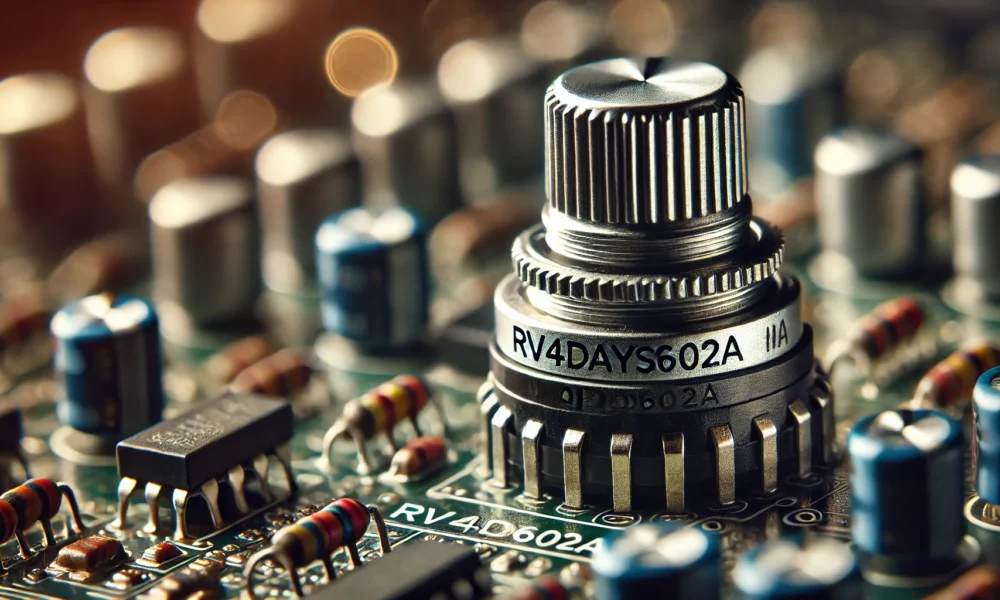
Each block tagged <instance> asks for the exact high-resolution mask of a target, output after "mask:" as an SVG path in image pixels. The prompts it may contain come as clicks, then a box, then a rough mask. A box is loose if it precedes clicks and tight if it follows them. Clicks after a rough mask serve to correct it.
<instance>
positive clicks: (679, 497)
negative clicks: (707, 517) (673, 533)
mask: <svg viewBox="0 0 1000 600" xmlns="http://www.w3.org/2000/svg"><path fill="white" fill-rule="evenodd" d="M662 441H663V478H664V481H665V486H666V496H667V511H668V512H674V513H682V512H684V434H683V433H665V434H663V440H662Z"/></svg>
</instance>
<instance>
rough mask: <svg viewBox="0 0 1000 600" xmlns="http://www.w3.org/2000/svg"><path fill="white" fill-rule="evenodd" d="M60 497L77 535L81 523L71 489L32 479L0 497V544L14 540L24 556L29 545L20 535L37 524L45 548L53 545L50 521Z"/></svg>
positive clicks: (60, 502) (63, 485) (51, 482)
mask: <svg viewBox="0 0 1000 600" xmlns="http://www.w3.org/2000/svg"><path fill="white" fill-rule="evenodd" d="M63 496H65V497H66V503H67V504H69V507H70V512H71V513H72V514H73V525H74V526H75V527H76V531H77V533H79V532H81V531H83V520H82V519H81V518H80V508H79V507H78V506H77V504H76V495H75V494H73V490H72V489H71V488H70V487H69V486H68V485H66V484H65V483H56V482H55V481H52V480H51V479H42V478H36V479H30V480H28V481H26V482H24V484H23V485H19V486H18V487H16V488H14V489H12V490H8V491H7V492H5V493H4V494H3V495H2V496H0V544H2V543H4V542H6V541H7V540H9V539H10V538H11V537H15V538H17V543H18V545H19V546H20V548H21V554H22V555H23V556H24V557H27V556H28V551H29V550H30V546H29V545H28V542H27V540H25V539H24V534H23V532H24V530H26V529H28V528H29V527H31V526H32V525H34V524H35V523H41V525H42V531H43V532H44V533H45V545H46V547H48V546H52V545H54V544H55V543H56V539H55V535H54V534H53V532H52V525H51V523H50V521H51V519H52V517H54V516H55V515H56V513H58V512H59V507H60V506H62V498H63Z"/></svg>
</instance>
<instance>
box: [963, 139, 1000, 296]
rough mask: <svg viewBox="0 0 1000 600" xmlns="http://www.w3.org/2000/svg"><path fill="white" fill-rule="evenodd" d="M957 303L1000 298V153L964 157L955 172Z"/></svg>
mask: <svg viewBox="0 0 1000 600" xmlns="http://www.w3.org/2000/svg"><path fill="white" fill-rule="evenodd" d="M951 224H952V232H953V234H952V235H953V241H954V261H955V273H956V275H957V281H956V284H957V285H956V288H955V290H954V292H955V293H956V295H957V297H956V298H955V302H956V304H961V305H969V306H974V305H977V304H980V303H984V302H986V303H992V302H996V301H997V300H998V299H1000V236H997V235H996V232H997V231H998V228H1000V155H998V156H975V157H969V158H966V159H965V160H963V161H962V162H961V163H959V165H958V166H957V167H955V170H954V171H952V174H951Z"/></svg>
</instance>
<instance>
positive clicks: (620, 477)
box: [611, 433, 632, 512]
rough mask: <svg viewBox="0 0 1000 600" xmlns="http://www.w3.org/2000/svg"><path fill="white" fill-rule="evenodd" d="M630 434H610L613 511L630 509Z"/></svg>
mask: <svg viewBox="0 0 1000 600" xmlns="http://www.w3.org/2000/svg"><path fill="white" fill-rule="evenodd" d="M631 458H632V434H631V433H613V434H611V506H612V508H613V509H614V511H615V512H628V511H630V510H632V465H631V463H630V460H631Z"/></svg>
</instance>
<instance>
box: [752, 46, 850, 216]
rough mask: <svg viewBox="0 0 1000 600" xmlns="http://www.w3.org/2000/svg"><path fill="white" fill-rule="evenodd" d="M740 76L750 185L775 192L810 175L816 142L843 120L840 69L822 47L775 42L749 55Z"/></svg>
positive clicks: (783, 189)
mask: <svg viewBox="0 0 1000 600" xmlns="http://www.w3.org/2000/svg"><path fill="white" fill-rule="evenodd" d="M739 79H740V82H741V83H742V85H743V90H744V93H745V94H746V102H747V104H746V106H747V108H746V113H747V114H746V120H747V140H748V144H749V145H748V148H747V157H748V161H749V164H750V173H751V174H752V175H751V179H750V185H751V189H753V190H757V191H759V192H761V193H762V194H764V195H765V196H769V197H773V196H779V195H781V194H782V193H783V192H784V191H786V190H787V189H788V187H789V186H791V185H792V184H793V183H795V182H796V181H798V180H799V179H801V178H803V177H806V176H808V175H809V174H810V173H812V167H813V149H814V148H815V147H816V142H818V141H819V139H820V137H821V136H823V135H824V134H825V133H826V132H827V131H829V130H830V129H831V128H833V127H836V126H837V125H840V124H841V123H842V121H843V76H842V73H841V70H840V68H839V66H838V64H837V62H836V61H835V60H834V58H833V57H832V56H831V55H830V54H828V53H826V52H824V51H822V50H819V49H816V48H810V47H805V46H801V47H799V46H788V47H786V46H778V47H771V48H766V49H764V50H761V51H759V52H756V53H755V54H753V55H751V56H750V57H749V58H748V59H747V60H746V62H745V63H744V64H743V67H742V69H741V70H740V76H739Z"/></svg>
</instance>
